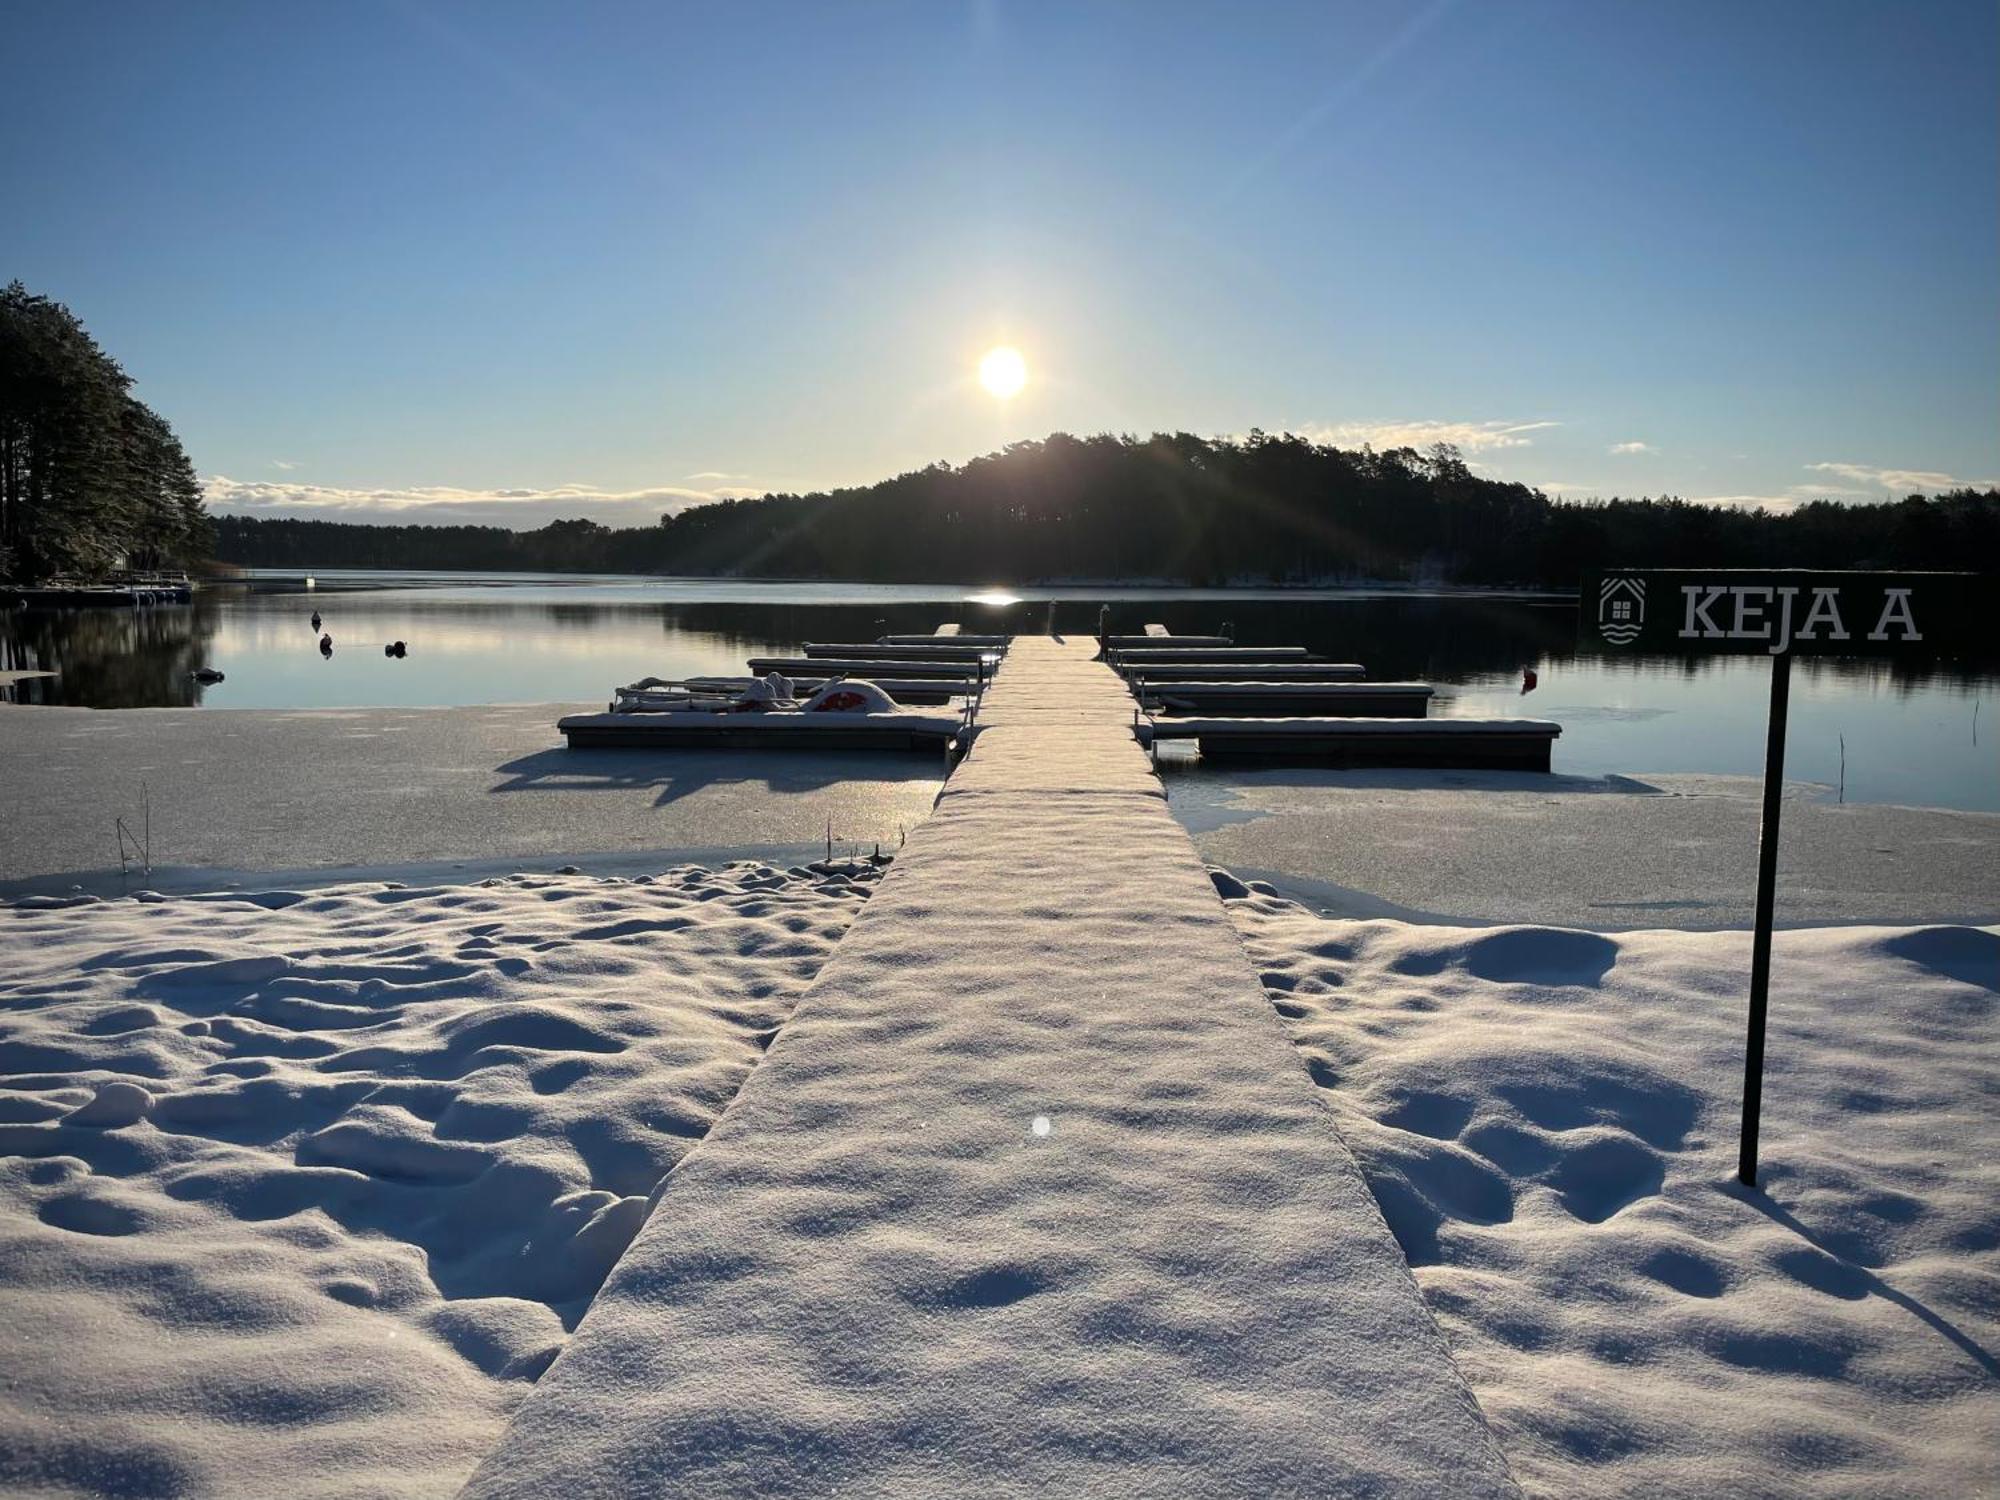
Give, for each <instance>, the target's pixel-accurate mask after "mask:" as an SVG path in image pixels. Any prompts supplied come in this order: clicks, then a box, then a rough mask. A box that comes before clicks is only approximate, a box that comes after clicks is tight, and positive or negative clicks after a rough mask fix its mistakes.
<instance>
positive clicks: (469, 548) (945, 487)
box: [217, 433, 2000, 587]
mask: <svg viewBox="0 0 2000 1500" xmlns="http://www.w3.org/2000/svg"><path fill="white" fill-rule="evenodd" d="M217 550H218V554H219V556H220V557H222V558H223V559H224V560H226V561H230V562H236V563H246V564H252V565H262V566H271V567H300V568H310V567H319V568H332V567H404V568H408V567H420V568H491V569H546V570H556V571H586V572H588V571H606V572H652V573H679V574H737V575H743V576H752V577H767V578H842V579H856V580H870V581H879V582H918V581H936V582H967V583H977V582H996V581H998V582H1027V581H1032V580H1037V579H1064V578H1071V579H1120V578H1126V579H1161V580H1167V581H1172V582H1177V583H1188V584H1215V583H1221V582H1224V581H1229V580H1243V581H1251V580H1254V581H1260V582H1266V581H1267V582H1273V583H1300V582H1305V581H1309V580H1321V579H1331V578H1376V579H1406V580H1422V581H1438V582H1457V583H1477V584H1503V583H1511V584H1541V585H1552V586H1557V587H1569V586H1573V585H1574V584H1575V582H1576V580H1577V577H1578V575H1579V574H1580V573H1582V572H1583V571H1584V570H1586V569H1587V568H1590V567H1594V566H1599V565H1604V564H1621V563H1632V564H1641V565H1648V566H1654V567H1672V566H1677V565H1696V564H1698V565H1702V566H1744V567H1748V566H1795V567H1860V566H1880V567H1901V568H1964V567H1975V568H1979V567H1989V566H1991V565H1992V563H1993V559H1994V558H1995V557H2000V491H1987V492H1983V493H1981V492H1975V491H1971V490H1963V491H1959V492H1956V493H1953V494H1949V495H1941V496H1938V497H1936V498H1930V499H1926V498H1921V497H1915V496H1912V497H1911V498H1909V499H1907V500H1903V501H1897V502H1891V503H1886V504H1880V505H1838V504H1833V503H1831V502H1826V501H1819V502H1814V503H1812V504H1808V505H1803V506H1800V507H1798V508H1796V509H1794V510H1791V511H1788V512H1784V513H1769V512H1765V511H1759V510H1749V509H1744V508H1741V507H1736V506H1726V505H1700V504H1694V503H1691V502H1688V501H1683V500H1676V499H1642V500H1612V501H1607V502H1601V503H1600V502H1578V501H1555V500H1550V499H1549V498H1548V497H1547V496H1546V495H1544V494H1542V493H1541V492H1540V491H1538V490H1534V489H1530V488H1529V487H1528V486H1526V485H1522V484H1508V483H1502V482H1500V481H1497V480H1492V479H1484V478H1481V477H1480V476H1478V475H1477V474H1474V473H1473V472H1472V471H1471V470H1470V469H1469V468H1468V467H1467V466H1466V464H1465V463H1464V462H1463V460H1462V459H1461V458H1460V456H1459V454H1458V453H1457V452H1456V451H1455V450H1453V449H1451V448H1449V447H1445V446H1440V447H1437V448H1434V449H1432V450H1430V451H1429V452H1426V453H1417V452H1414V451H1412V450H1410V449H1407V448H1402V449H1395V450H1390V451H1386V452H1379V453H1378V452H1374V451H1371V450H1368V449H1361V450H1358V451H1356V450H1348V449H1341V448H1335V447H1330V446H1327V445H1324V444H1318V443H1312V442H1308V441H1306V440H1305V439H1302V438H1297V437H1289V436H1284V437H1272V436H1267V435H1265V434H1263V433H1252V434H1251V435H1250V436H1249V437H1248V438H1247V439H1243V440H1241V441H1232V440H1227V439H1211V438H1200V437H1194V436H1191V435H1189V434H1186V433H1175V434H1171V435H1168V434H1156V435H1154V436H1152V437H1150V438H1132V437H1114V436H1109V435H1105V436H1098V437H1090V438H1074V437H1070V436H1068V435H1066V434H1062V433H1058V434H1055V435H1054V436H1051V437H1049V438H1047V439H1046V440H1044V441H1041V442H1024V443H1016V444H1014V445H1013V446H1011V447H1009V448H1007V449H1006V450H1005V451H1004V452H1000V453H995V454H991V455H988V456H986V457H983V458H977V459H974V460H972V461H971V462H970V463H967V464H964V465H962V466H958V467H953V466H950V465H945V464H934V465H932V466H931V467H929V468H927V469H921V470H918V471H916V472H913V473H908V474H901V475H898V476H896V477H895V478H893V479H885V480H883V481H881V482H880V483H877V484H872V485H867V486H864V487H860V488H855V489H845V490H836V491H833V492H831V493H818V494H810V495H769V496H765V497H764V498H762V499H757V500H736V501H721V502H717V503H714V504H709V505H699V506H695V507H693V508H692V509H689V510H684V511H682V512H680V513H679V514H677V515H672V516H663V517H662V518H661V519H660V522H659V524H658V525H655V526H645V527H632V528H625V529H612V528H607V527H604V526H600V525H597V524H595V523H594V522H590V521H580V520H579V521H557V522H555V523H553V524H551V525H548V526H545V527H543V528H541V529H540V530H537V531H526V532H516V531H508V530H505V529H503V528H500V527H483V526H452V527H430V526H363V525H351V524H342V523H338V522H329V521H296V520H277V519H261V518H242V517H233V516H225V517H222V518H221V519H220V520H219V522H218V531H217Z"/></svg>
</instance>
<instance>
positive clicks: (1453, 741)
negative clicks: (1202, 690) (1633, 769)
mask: <svg viewBox="0 0 2000 1500" xmlns="http://www.w3.org/2000/svg"><path fill="white" fill-rule="evenodd" d="M1135 732H1136V733H1137V735H1138V737H1139V738H1140V740H1141V741H1143V742H1145V743H1147V744H1151V743H1154V742H1156V741H1159V740H1168V739H1182V740H1193V741H1194V742H1195V744H1196V747H1197V749H1198V750H1199V751H1200V753H1201V755H1202V757H1203V758H1204V759H1206V760H1218V759H1226V758H1229V757H1241V758H1245V759H1257V760H1305V761H1310V762H1312V763H1313V764H1315V765H1352V766H1451V767H1455V768H1463V769H1468V770H1515V771H1546V770H1548V769H1549V763H1550V751H1551V749H1552V747H1553V746H1554V744H1555V741H1556V739H1557V737H1558V736H1559V735H1561V734H1562V726H1561V725H1559V724H1553V723H1550V722H1549V721H1548V720H1547V719H1425V720H1422V721H1421V722H1413V721H1411V720H1410V719H1406V718H1375V719H1368V718H1345V719H1335V718H1312V719H1251V718H1227V719H1200V718H1172V719H1152V720H1148V721H1145V722H1142V723H1141V724H1139V725H1138V726H1137V729H1136V731H1135Z"/></svg>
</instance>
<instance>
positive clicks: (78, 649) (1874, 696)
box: [0, 572, 2000, 812]
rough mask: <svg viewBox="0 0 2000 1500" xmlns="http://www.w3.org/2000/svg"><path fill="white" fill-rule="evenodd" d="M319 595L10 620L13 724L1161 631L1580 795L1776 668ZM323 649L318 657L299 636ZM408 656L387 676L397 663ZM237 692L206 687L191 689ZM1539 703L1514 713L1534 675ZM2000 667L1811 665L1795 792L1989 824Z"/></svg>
mask: <svg viewBox="0 0 2000 1500" xmlns="http://www.w3.org/2000/svg"><path fill="white" fill-rule="evenodd" d="M318 582H319V587H318V588H317V589H315V590H314V591H313V592H312V593H310V594H307V593H305V592H297V593H282V592H280V593H260V594H250V595H240V594H239V595H224V594H216V595H211V596H205V597H203V598H202V599H201V600H200V601H199V602H198V603H196V604H195V605H193V606H191V607H188V608H182V609H168V610H152V611H146V612H144V613H130V612H124V611H109V610H94V611H70V612H63V613H43V612H33V613H24V614H17V615H13V616H9V617H4V618H0V667H16V668H18V667H30V668H54V669H56V670H57V671H59V672H60V673H61V675H60V676H59V677H57V678H54V679H42V680H36V681H29V682H23V683H21V684H19V685H18V686H17V687H15V688H13V689H12V690H11V692H12V694H13V696H14V697H16V698H17V699H18V700H19V701H22V702H28V703H60V704H70V705H75V706H81V707H91V708H135V707H152V708H162V707H195V706H202V707H212V708H294V709H295V708H390V707H405V708H417V707H455V706H469V705H476V704H489V703H579V702H584V703H587V702H590V701H593V700H599V701H601V700H602V699H604V698H606V697H608V696H609V694H610V690H611V689H612V687H613V686H614V685H616V684H618V683H622V682H629V681H632V680H634V679H636V678H639V677H644V676H648V675H651V676H658V677H677V676H689V675H695V674H698V673H730V672H741V671H742V670H743V669H744V661H745V659H746V658H747V657H750V656H753V655H764V654H778V653H781V652H784V653H788V652H790V650H791V649H792V648H793V647H795V646H796V645H797V644H798V643H800V642H801V641H806V640H852V639H864V640H865V639H872V638H873V637H874V636H876V635H879V634H882V633H883V632H885V631H928V630H930V629H931V628H932V627H933V626H935V625H936V624H937V623H938V622H940V621H942V620H947V619H956V620H961V621H963V622H964V623H965V624H966V625H967V627H968V628H976V629H1003V630H1040V629H1042V628H1044V621H1045V620H1046V618H1047V610H1048V601H1053V602H1054V603H1055V605H1056V620H1057V625H1058V628H1059V629H1062V630H1065V631H1070V632H1086V631H1091V630H1094V629H1095V626H1096V621H1097V611H1098V607H1099V605H1100V604H1102V603H1108V604H1110V606H1111V610H1112V616H1111V618H1112V622H1113V628H1114V629H1125V630H1136V629H1138V628H1139V627H1140V626H1141V625H1143V624H1144V623H1145V622H1147V621H1151V620H1159V621H1162V622H1164V623H1166V624H1168V625H1170V626H1172V627H1173V628H1175V629H1177V630H1186V631H1214V630H1216V629H1218V628H1220V627H1221V626H1222V625H1224V624H1225V623H1227V624H1228V625H1229V626H1230V627H1231V628H1232V629H1233V631H1234V633H1235V635H1236V637H1237V639H1238V640H1240V641H1243V642H1246V643H1251V644H1277V643H1285V642H1296V643H1301V644H1304V645H1307V646H1309V647H1311V648H1312V649H1314V650H1315V651H1318V652H1321V653H1323V654H1326V655H1329V656H1332V657H1334V658H1335V659H1338V660H1359V661H1361V662H1363V663H1365V664H1366V665H1367V667H1368V669H1369V674H1370V675H1371V676H1373V677H1376V678H1382V679H1391V680H1409V679H1418V680H1426V681H1431V682H1434V683H1436V684H1438V686H1439V687H1440V689H1441V693H1440V697H1439V699H1438V701H1437V702H1436V703H1435V704H1434V705H1433V712H1434V713H1436V714H1441V715H1474V716H1487V715H1501V716H1507V717H1516V716H1521V715H1524V714H1525V715H1529V716H1533V717H1538V718H1547V719H1554V720H1556V721H1557V722H1559V723H1561V724H1562V725H1563V737H1562V739H1561V740H1560V741H1558V742H1557V745H1556V751H1555V769H1556V770H1557V771H1559V772H1564V773H1568V774H1571V775H1582V776H1605V775H1635V776H1645V775H1729V776H1745V775H1756V774H1758V773H1759V772H1760V771H1761V769H1762V764H1763V750H1764V717H1765V705H1766V699H1767V681H1768V668H1767V667H1766V665H1765V664H1764V663H1763V662H1761V661H1756V660H1752V659H1747V658H1708V659H1704V660H1694V659H1682V658H1678V657H1640V658H1633V657H1618V658H1606V657H1602V656H1597V655H1592V654H1588V653H1583V652H1579V650H1578V648H1577V644H1576V635H1577V632H1576V623H1575V608H1574V605H1573V604H1572V603H1571V602H1569V601H1567V600H1562V599H1553V598H1546V597H1533V596H1523V595H1513V594H1473V593H1462V592H1428V593H1426V592H1421V591H1411V590H1406V589H1405V590H1387V589H1379V588H1378V589H1338V590H1322V591H1314V592H1296V591H1287V592H1276V591H1271V590H1263V591H1258V590H1188V589H1172V588H1122V589H1104V588H1081V587H1078V588H1057V589H1035V588H1027V587H1020V588H1017V589H1014V590H1013V591H1011V592H1010V591H1007V590H1002V589H997V588H996V589H992V590H981V589H968V588H966V587H964V586H962V585H957V584H942V585H878V584H819V583H746V582H741V581H735V580H723V579H662V578H639V577H634V578H604V577H597V576H587V577H586V576H561V575H530V574H519V575H500V574H406V575H389V574H355V573H348V574H342V573H333V572H327V573H322V574H320V575H318ZM315 609H317V610H318V611H319V612H320V613H321V614H322V615H323V616H324V619H325V628H326V630H327V631H328V632H329V633H330V634H331V635H332V636H333V638H334V653H333V656H332V657H331V658H330V659H323V658H322V657H321V655H320V653H319V651H318V650H317V649H316V646H317V640H318V637H317V635H316V634H315V633H314V631H313V629H312V626H311V623H310V617H311V615H312V613H313V611H314V610H315ZM395 640H402V641H406V642H408V645H409V655H408V656H407V657H406V658H404V659H402V660H398V661H392V660H389V659H387V658H385V657H384V656H383V655H382V647H383V646H384V645H385V644H387V643H388V642H390V641H395ZM204 666H206V667H212V668H215V669H216V670H219V671H221V672H222V673H223V674H224V680H223V681H222V682H220V683H217V684H214V685H212V686H203V685H201V684H199V683H197V682H195V681H194V680H193V678H192V677H191V675H190V674H191V673H192V672H193V671H194V670H195V669H196V668H198V667H204ZM1523 668H1533V669H1535V671H1536V672H1537V674H1538V676H1539V680H1540V682H1539V686H1538V688H1537V689H1536V690H1535V691H1534V692H1533V693H1531V694H1527V695H1523V694H1522V693H1521V691H1520V689H1521V682H1522V676H1521V673H1522V669H1523ZM1996 703H2000V662H1995V661H1990V660H1989V661H1979V662H1963V663H1948V664H1943V665H1940V666H1938V667H1936V668H1932V669H1924V670H1914V671H1913V670H1910V669H1907V668H1904V667H1901V666H1898V667H1894V668H1891V667H1888V666H1884V665H1881V664H1879V663H1868V662H1860V661H1832V660H1809V661H1803V662H1801V663H1799V665H1798V668H1797V670H1796V671H1795V673H1794V674H1793V686H1792V725H1791V744H1790V758H1789V761H1788V775H1789V776H1790V777H1791V778H1792V779H1794V780H1798V781H1805V782H1812V783H1818V784H1822V785H1825V786H1826V787H1828V788H1832V789H1835V791H1834V796H1835V798H1836V800H1839V799H1840V798H1841V797H1843V796H1844V799H1845V800H1846V801H1848V802H1863V803H1900V804H1904V805H1908V806H1926V807H1949V808H1958V809H1965V810H1976V811H1985V812H2000V751H1996V748H1995V746H1996V736H2000V724H1996V723H1995V711H1996Z"/></svg>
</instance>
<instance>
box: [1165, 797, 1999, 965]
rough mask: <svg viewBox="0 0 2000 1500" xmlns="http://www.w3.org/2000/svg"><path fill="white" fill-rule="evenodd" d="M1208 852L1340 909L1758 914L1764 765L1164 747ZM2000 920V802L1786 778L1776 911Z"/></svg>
mask: <svg viewBox="0 0 2000 1500" xmlns="http://www.w3.org/2000/svg"><path fill="white" fill-rule="evenodd" d="M1163 770H1164V772H1165V780H1166V786H1167V788H1168V792H1169V794H1170V796H1171V798H1172V804H1171V805H1172V807H1173V809H1174V814H1175V816H1176V817H1178V818H1179V819H1180V822H1181V825H1182V826H1183V827H1184V828H1186V829H1187V830H1188V832H1189V834H1190V835H1192V836H1193V838H1194V841H1195V847H1196V848H1197V849H1199V850H1200V851H1201V854H1202V857H1203V858H1204V859H1206V860H1207V861H1208V862H1209V863H1210V864H1214V865H1221V866H1223V867H1224V868H1225V869H1229V870H1233V871H1234V872H1235V873H1236V874H1237V875H1238V876H1241V877H1244V878H1254V877H1258V876H1261V877H1263V878H1265V879H1267V880H1269V881H1270V882H1272V883H1274V884H1275V885H1276V886H1277V887H1278V889H1279V890H1281V891H1282V892H1284V893H1285V894H1286V895H1289V896H1293V897H1295V898H1296V899H1298V900H1301V901H1305V902H1308V903H1310V904H1311V905H1312V906H1313V907H1315V908H1316V909H1318V910H1321V911H1324V912H1329V913H1331V914H1334V915H1338V916H1344V917H1389V918H1393V919H1395V920H1397V921H1404V922H1416V923H1419V924H1424V923H1459V922H1466V923H1478V924H1483V923H1490V922H1535V923H1545V924H1551V925H1560V926H1564V927H1588V928H1597V929H1605V930H1613V929H1619V928H1631V927H1647V926H1656V925H1668V926H1673V927H1678V928H1690V927H1707V928H1715V927H1748V926H1749V925H1750V917H1751V909H1752V905H1753V898H1754V895H1755V892H1756V887H1757V825H1758V817H1759V812H1760V805H1759V799H1760V795H1761V792H1762V784H1761V783H1760V782H1759V781H1758V780H1757V778H1755V777H1752V776H1654V775H1640V776H1562V775H1555V776H1550V775H1544V774H1542V773H1539V772H1532V771H1428V770H1377V771H1337V770H1325V769H1315V768H1312V767H1283V768H1271V769H1265V770H1260V769H1256V768H1254V767H1249V766H1239V767H1230V768H1228V769H1227V770H1215V769H1211V768H1208V767H1204V766H1201V765H1199V764H1194V765H1190V764H1187V763H1185V762H1174V763H1163ZM1996 918H2000V813H1978V812H1957V811H1952V810H1949V809H1946V808H1937V807H1891V806H1880V805H1875V804H1869V803H1852V802H1850V803H1845V804H1842V803H1840V802H1838V801H1837V800H1836V799H1835V795H1834V792H1833V789H1832V788H1830V787H1822V786H1815V785H1812V784H1811V783H1807V782H1796V781H1795V782H1789V783H1787V785H1786V787H1785V807H1784V818H1783V836H1782V838H1781V839H1780V841H1779V854H1778V922H1779V925H1780V926H1805V925H1811V924H1822V923H1857V922H1858V923H1872V924H1882V925H1889V926H1899V927H1900V926H1917V925H1922V924H1926V923H1937V922H1945V923H1958V922H1967V921H1970V922H1974V923H1981V922H1991V921H1994V920H1995V919H1996Z"/></svg>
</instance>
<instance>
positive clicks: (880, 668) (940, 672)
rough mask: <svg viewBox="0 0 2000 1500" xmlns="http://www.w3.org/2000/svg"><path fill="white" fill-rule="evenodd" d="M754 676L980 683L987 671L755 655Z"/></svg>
mask: <svg viewBox="0 0 2000 1500" xmlns="http://www.w3.org/2000/svg"><path fill="white" fill-rule="evenodd" d="M750 671H751V673H752V675H753V676H757V677H762V676H763V675H764V674H765V673H766V672H776V673H779V674H780V675H781V676H785V677H820V678H826V677H867V678H871V679H879V678H884V677H909V678H916V679H919V680H926V679H936V680H943V679H958V680H962V681H965V682H976V681H978V680H979V679H980V678H982V677H984V676H985V675H986V674H985V672H984V671H983V669H982V668H981V666H980V664H979V663H978V662H976V661H967V662H957V661H907V660H889V659H886V658H885V659H883V660H881V661H867V660H862V659H859V658H855V657H821V656H753V657H751V658H750Z"/></svg>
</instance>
